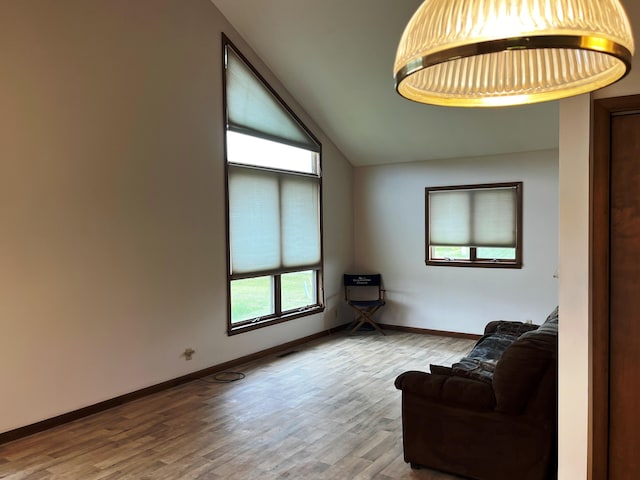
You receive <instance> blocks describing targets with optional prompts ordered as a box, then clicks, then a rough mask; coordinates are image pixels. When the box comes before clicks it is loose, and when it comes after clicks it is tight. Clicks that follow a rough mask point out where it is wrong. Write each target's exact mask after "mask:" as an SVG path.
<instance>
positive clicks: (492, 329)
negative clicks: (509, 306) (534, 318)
mask: <svg viewBox="0 0 640 480" xmlns="http://www.w3.org/2000/svg"><path fill="white" fill-rule="evenodd" d="M503 325H507V326H512V327H514V328H517V327H523V330H525V331H526V330H535V329H536V328H538V327H539V326H540V325H535V324H530V323H524V322H519V321H517V320H494V321H492V322H489V323H487V325H486V326H485V327H484V334H485V335H489V334H491V333H497V332H498V329H499V328H500V327H501V326H503Z"/></svg>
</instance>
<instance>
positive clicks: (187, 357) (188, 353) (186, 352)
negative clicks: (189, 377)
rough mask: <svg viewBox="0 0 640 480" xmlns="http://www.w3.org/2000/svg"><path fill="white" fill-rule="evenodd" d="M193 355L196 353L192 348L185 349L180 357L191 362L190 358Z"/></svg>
mask: <svg viewBox="0 0 640 480" xmlns="http://www.w3.org/2000/svg"><path fill="white" fill-rule="evenodd" d="M194 353H196V351H195V350H194V349H193V348H185V350H184V352H183V353H182V356H183V357H184V358H185V360H191V357H193V354H194Z"/></svg>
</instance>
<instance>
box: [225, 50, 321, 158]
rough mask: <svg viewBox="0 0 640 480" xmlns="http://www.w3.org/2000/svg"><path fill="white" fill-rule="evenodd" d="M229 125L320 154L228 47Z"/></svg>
mask: <svg viewBox="0 0 640 480" xmlns="http://www.w3.org/2000/svg"><path fill="white" fill-rule="evenodd" d="M226 54H227V55H226V62H227V64H226V75H227V79H226V89H227V91H226V99H227V124H228V128H229V130H231V131H235V132H238V133H245V134H248V135H253V136H256V137H261V138H266V139H267V140H274V141H277V142H282V143H286V144H287V145H292V146H294V147H301V148H305V149H307V150H312V151H314V152H318V151H319V150H320V147H319V145H318V143H317V142H316V141H315V140H314V139H313V137H311V136H310V135H309V134H308V133H307V132H306V131H305V129H304V128H302V126H300V124H298V122H296V120H295V118H294V117H293V116H292V114H291V113H290V112H288V111H287V110H286V109H284V108H283V106H282V103H281V102H280V101H279V100H278V99H277V98H276V97H275V95H274V94H273V93H272V92H271V91H270V90H269V89H268V88H267V87H266V85H265V84H264V83H263V81H262V80H261V79H260V78H258V77H257V76H256V74H255V73H254V72H253V71H252V70H251V68H249V66H248V65H247V64H245V62H244V61H243V60H242V58H240V56H239V55H238V54H237V53H236V52H234V50H233V49H232V48H230V47H229V46H227V48H226Z"/></svg>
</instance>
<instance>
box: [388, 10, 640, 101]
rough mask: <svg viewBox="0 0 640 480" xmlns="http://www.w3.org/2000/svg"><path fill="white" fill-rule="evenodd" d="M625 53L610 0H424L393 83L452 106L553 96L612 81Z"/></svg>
mask: <svg viewBox="0 0 640 480" xmlns="http://www.w3.org/2000/svg"><path fill="white" fill-rule="evenodd" d="M632 1H637V0H632ZM633 50H634V44H633V35H632V33H631V27H630V25H629V19H628V18H627V16H626V14H625V12H624V9H623V7H622V5H621V4H620V2H619V0H425V1H424V3H423V4H422V5H421V6H420V7H419V8H418V10H417V11H416V12H415V14H414V15H413V17H412V18H411V20H410V21H409V23H408V24H407V26H406V28H405V31H404V33H403V35H402V38H401V40H400V44H399V46H398V51H397V54H396V60H395V65H394V74H395V82H396V90H397V91H398V93H399V94H400V95H402V96H403V97H406V98H408V99H410V100H414V101H417V102H421V103H429V104H434V105H446V106H458V107H489V106H505V105H521V104H528V103H536V102H544V101H548V100H556V99H559V98H564V97H569V96H572V95H578V94H581V93H586V92H590V91H592V90H597V89H598V88H602V87H604V86H606V85H609V84H611V83H613V82H615V81H617V80H619V79H621V78H622V77H624V76H625V75H626V74H627V73H628V72H629V71H630V69H631V57H632V55H633Z"/></svg>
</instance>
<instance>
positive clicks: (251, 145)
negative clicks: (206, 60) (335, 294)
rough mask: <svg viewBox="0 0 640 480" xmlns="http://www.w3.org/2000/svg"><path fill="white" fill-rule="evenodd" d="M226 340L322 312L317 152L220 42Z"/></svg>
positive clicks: (272, 95) (294, 121) (301, 127)
mask: <svg viewBox="0 0 640 480" xmlns="http://www.w3.org/2000/svg"><path fill="white" fill-rule="evenodd" d="M223 46H224V93H225V120H226V131H225V142H226V149H225V151H226V162H227V169H226V170H227V203H228V209H227V220H228V221H227V225H228V229H227V238H228V258H229V264H228V268H229V269H228V279H229V328H228V331H229V333H239V332H242V331H246V330H251V329H254V328H257V327H260V326H265V325H269V324H272V323H276V322H280V321H284V320H289V319H293V318H298V317H300V316H303V315H309V314H312V313H317V312H318V311H320V310H321V309H322V303H323V302H322V288H321V287H322V233H321V219H322V214H321V168H320V153H321V146H320V143H319V142H318V140H317V139H316V138H315V137H314V136H313V134H312V133H311V132H310V131H309V130H308V129H307V128H306V127H305V126H304V124H303V123H302V122H301V121H300V119H299V118H298V117H297V116H296V115H295V114H294V113H293V111H292V110H291V109H290V108H289V107H288V106H287V105H286V104H285V103H284V101H283V100H282V99H281V98H280V96H279V95H278V94H277V93H276V92H275V91H274V90H273V89H272V88H271V87H270V86H269V84H267V82H266V81H265V80H264V78H263V77H262V76H261V75H260V74H259V73H258V72H257V71H256V70H255V69H254V68H253V67H252V66H251V65H250V64H249V62H248V61H247V60H246V58H245V57H243V56H242V54H240V52H239V51H238V50H237V49H236V48H235V46H233V44H232V43H231V42H230V41H229V40H228V39H227V38H226V37H224V36H223Z"/></svg>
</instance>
